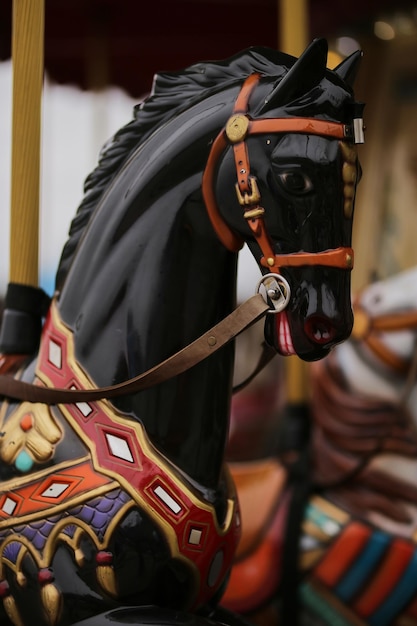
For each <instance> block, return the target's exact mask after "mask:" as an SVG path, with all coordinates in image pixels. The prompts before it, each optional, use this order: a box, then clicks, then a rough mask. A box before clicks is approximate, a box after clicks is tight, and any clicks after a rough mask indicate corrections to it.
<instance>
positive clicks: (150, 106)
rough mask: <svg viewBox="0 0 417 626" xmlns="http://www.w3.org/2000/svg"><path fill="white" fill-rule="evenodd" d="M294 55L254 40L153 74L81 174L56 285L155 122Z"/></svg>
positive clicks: (274, 70)
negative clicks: (215, 57) (126, 118)
mask: <svg viewBox="0 0 417 626" xmlns="http://www.w3.org/2000/svg"><path fill="white" fill-rule="evenodd" d="M295 60H296V59H295V58H294V57H292V56H289V55H287V54H284V53H282V52H278V51H275V50H272V49H270V48H265V47H260V46H257V47H251V48H247V49H246V50H243V51H242V52H240V53H238V54H236V55H234V56H232V57H230V58H229V59H226V60H223V61H217V62H216V61H208V62H202V63H196V64H194V65H191V66H190V67H188V68H186V69H185V70H183V71H179V72H163V73H159V74H156V76H155V78H154V83H153V86H152V91H151V93H150V95H149V97H148V98H146V99H145V100H144V101H143V102H141V103H139V104H137V105H136V106H135V107H134V109H133V119H132V120H131V121H130V122H129V123H128V124H126V125H125V126H123V127H122V128H121V129H120V130H118V131H117V132H116V134H115V135H114V136H113V137H112V138H111V139H110V140H109V141H108V142H107V143H106V144H104V146H103V148H102V149H101V151H100V154H99V160H98V165H97V166H96V168H95V169H94V170H93V171H92V172H91V173H90V174H89V175H88V176H87V178H86V180H85V183H84V197H83V199H82V201H81V203H80V205H79V207H78V209H77V212H76V215H75V217H74V218H73V220H72V222H71V226H70V230H69V238H68V240H67V241H66V243H65V245H64V248H63V251H62V254H61V259H60V262H59V265H58V270H57V275H56V288H57V289H58V290H59V289H60V288H61V287H62V284H63V282H64V280H65V277H66V275H67V273H68V270H69V267H70V265H71V262H72V259H73V256H74V253H75V250H76V247H77V245H78V242H79V241H80V239H81V236H82V234H83V231H84V229H85V227H86V226H87V224H88V222H89V220H90V217H91V215H92V213H93V211H94V209H95V207H96V206H97V204H98V202H99V200H100V198H101V196H102V195H103V193H104V191H105V190H106V189H107V187H108V186H109V184H110V182H111V181H112V179H113V178H114V177H115V175H116V174H117V172H118V171H119V170H120V168H121V166H122V165H123V163H124V162H125V161H127V159H128V158H129V157H130V155H131V154H132V153H133V152H134V150H135V149H136V148H137V147H138V146H139V144H140V143H141V142H143V141H144V140H145V139H146V138H147V137H148V136H149V135H150V134H151V133H152V132H153V131H154V129H155V128H157V127H158V126H160V125H161V124H163V123H164V122H166V121H167V120H169V119H171V118H172V117H174V116H176V115H178V114H179V113H180V112H181V111H183V110H184V109H186V108H188V107H190V105H191V104H192V103H193V102H194V101H198V100H201V98H203V97H204V96H205V93H206V91H207V90H214V89H216V87H218V88H219V89H224V88H225V86H227V85H228V84H231V83H233V82H235V81H237V80H242V78H245V77H246V76H248V75H249V74H250V73H252V72H262V73H263V74H266V75H273V76H275V77H276V78H277V79H279V78H282V75H284V74H285V72H286V71H287V69H288V68H289V67H291V66H292V65H293V64H294V62H295ZM280 74H281V76H280Z"/></svg>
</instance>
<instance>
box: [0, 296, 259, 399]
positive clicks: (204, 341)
mask: <svg viewBox="0 0 417 626" xmlns="http://www.w3.org/2000/svg"><path fill="white" fill-rule="evenodd" d="M268 311H269V305H268V304H267V303H266V302H265V300H264V299H263V298H262V296H261V295H260V294H257V295H255V296H252V297H251V298H249V300H246V302H244V303H243V304H241V305H240V306H239V307H237V308H236V309H235V310H234V311H232V313H230V314H229V315H228V316H227V317H225V318H224V319H223V320H222V321H221V322H219V323H218V324H216V325H215V326H213V328H211V329H210V330H208V331H207V332H205V333H204V334H203V335H201V337H199V338H198V339H196V340H195V341H193V342H192V343H191V344H189V345H188V346H186V347H185V348H183V349H182V350H180V351H179V352H177V353H175V354H174V355H172V356H171V357H169V358H168V359H166V360H165V361H162V362H161V363H159V364H158V365H156V366H155V367H153V368H151V369H150V370H147V371H146V372H144V373H143V374H140V375H139V376H135V377H134V378H131V379H129V380H127V381H124V382H121V383H118V384H116V385H111V386H109V387H101V388H97V389H59V388H49V387H41V386H39V385H36V384H30V383H26V382H24V381H21V380H18V379H16V378H12V377H11V376H7V375H4V376H0V396H5V397H7V398H10V399H13V400H21V401H26V402H35V403H36V402H39V403H42V404H49V405H51V404H72V403H75V402H92V401H95V400H101V399H105V398H106V399H110V398H116V397H119V396H123V395H126V394H132V393H137V392H139V391H143V390H144V389H148V388H150V387H153V386H155V385H158V384H160V383H162V382H165V381H166V380H169V379H171V378H173V377H174V376H178V375H179V374H182V373H183V372H185V371H186V370H188V369H190V368H191V367H193V366H194V365H197V363H200V362H201V361H203V360H204V359H206V358H207V357H208V356H210V354H213V353H214V352H217V351H218V350H219V349H220V348H222V347H223V346H225V345H226V344H228V343H229V342H230V341H232V340H233V339H234V338H235V337H237V336H238V335H240V333H242V332H243V331H244V330H246V329H247V328H249V326H251V325H252V324H254V323H255V322H257V321H258V320H260V319H261V318H262V317H264V316H265V315H266V313H267V312H268Z"/></svg>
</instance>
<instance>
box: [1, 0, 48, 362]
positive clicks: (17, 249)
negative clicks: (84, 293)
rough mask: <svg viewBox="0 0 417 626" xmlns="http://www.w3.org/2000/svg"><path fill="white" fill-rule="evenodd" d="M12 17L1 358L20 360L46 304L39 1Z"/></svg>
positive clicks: (31, 0)
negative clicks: (41, 218) (8, 195)
mask: <svg viewBox="0 0 417 626" xmlns="http://www.w3.org/2000/svg"><path fill="white" fill-rule="evenodd" d="M12 19H13V22H12V69H13V106H12V146H11V204H10V268H9V284H8V287H7V293H6V298H5V309H4V313H3V318H2V324H1V329H0V355H20V356H21V355H25V354H31V353H34V352H36V350H37V348H38V345H39V339H40V334H41V328H42V318H43V316H44V315H45V311H46V308H47V305H48V303H49V299H48V297H47V295H46V294H45V293H44V292H43V291H42V290H41V289H40V288H39V287H38V280H39V276H38V273H39V190H40V153H41V99H42V86H43V66H44V25H45V9H44V0H14V1H13V16H12ZM9 361H10V357H9ZM6 366H7V364H6V362H5V361H4V359H0V369H1V368H2V367H6Z"/></svg>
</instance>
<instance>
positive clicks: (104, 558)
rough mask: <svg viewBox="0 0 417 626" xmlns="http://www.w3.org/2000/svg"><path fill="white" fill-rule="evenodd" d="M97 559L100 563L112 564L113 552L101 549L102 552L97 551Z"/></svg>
mask: <svg viewBox="0 0 417 626" xmlns="http://www.w3.org/2000/svg"><path fill="white" fill-rule="evenodd" d="M96 561H97V564H98V565H112V563H113V554H112V553H111V552H105V551H104V550H101V551H100V552H97V555H96Z"/></svg>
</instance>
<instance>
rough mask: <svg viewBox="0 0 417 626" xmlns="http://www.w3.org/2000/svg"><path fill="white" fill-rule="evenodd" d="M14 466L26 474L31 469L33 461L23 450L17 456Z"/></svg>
mask: <svg viewBox="0 0 417 626" xmlns="http://www.w3.org/2000/svg"><path fill="white" fill-rule="evenodd" d="M15 466H16V469H18V470H19V471H20V472H28V471H29V470H31V469H32V467H33V460H32V458H31V457H30V456H29V455H28V453H27V452H26V451H25V450H22V452H19V454H18V455H17V458H16V461H15Z"/></svg>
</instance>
